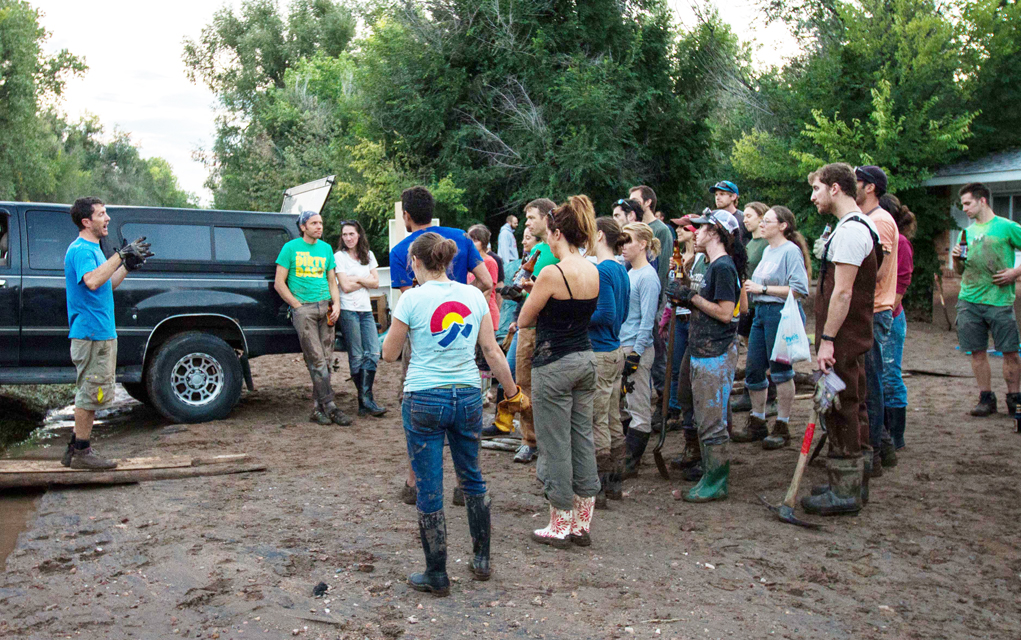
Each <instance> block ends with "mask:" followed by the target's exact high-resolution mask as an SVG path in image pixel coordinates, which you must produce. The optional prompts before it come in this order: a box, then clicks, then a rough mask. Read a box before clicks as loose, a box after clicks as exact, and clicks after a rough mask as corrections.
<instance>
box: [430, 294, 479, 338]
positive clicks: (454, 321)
mask: <svg viewBox="0 0 1021 640" xmlns="http://www.w3.org/2000/svg"><path fill="white" fill-rule="evenodd" d="M469 316H471V309H469V308H468V307H467V306H465V305H463V304H461V303H460V302H455V301H449V302H444V303H443V304H441V305H440V306H438V307H436V311H433V316H432V320H431V321H430V324H429V330H430V331H432V334H433V335H434V336H437V335H439V334H441V333H446V335H445V336H443V338H442V339H441V340H440V343H439V344H440V346H441V347H449V346H450V344H451V343H452V342H454V339H455V338H457V336H459V335H461V336H464V337H465V338H466V339H467V338H468V336H469V335H471V332H472V326H471V325H470V324H468V317H469Z"/></svg>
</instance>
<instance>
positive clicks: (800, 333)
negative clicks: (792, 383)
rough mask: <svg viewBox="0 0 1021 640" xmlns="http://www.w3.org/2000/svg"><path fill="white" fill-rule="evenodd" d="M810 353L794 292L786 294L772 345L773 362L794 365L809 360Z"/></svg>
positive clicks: (810, 357)
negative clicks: (785, 300)
mask: <svg viewBox="0 0 1021 640" xmlns="http://www.w3.org/2000/svg"><path fill="white" fill-rule="evenodd" d="M811 359H812V352H811V350H810V349H809V346H808V334H807V333H805V323H804V322H803V321H802V320H801V309H800V308H799V307H798V302H797V300H795V299H794V292H793V291H789V292H788V293H787V302H785V303H784V305H783V310H782V311H781V312H780V325H779V326H778V327H777V329H776V342H775V343H773V356H772V357H771V358H770V360H772V361H773V362H780V363H783V364H794V363H795V362H802V361H803V360H811Z"/></svg>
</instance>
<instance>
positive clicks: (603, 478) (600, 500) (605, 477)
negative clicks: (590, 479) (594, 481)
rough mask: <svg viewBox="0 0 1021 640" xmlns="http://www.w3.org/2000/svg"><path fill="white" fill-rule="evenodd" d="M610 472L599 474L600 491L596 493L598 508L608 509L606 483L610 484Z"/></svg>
mask: <svg viewBox="0 0 1021 640" xmlns="http://www.w3.org/2000/svg"><path fill="white" fill-rule="evenodd" d="M609 476H610V474H609V473H606V472H602V473H600V474H599V493H597V494H596V506H595V508H596V509H608V508H609V507H608V506H607V503H606V485H607V484H609V482H610V480H609Z"/></svg>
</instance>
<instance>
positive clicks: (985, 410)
mask: <svg viewBox="0 0 1021 640" xmlns="http://www.w3.org/2000/svg"><path fill="white" fill-rule="evenodd" d="M994 413H996V394H995V393H993V392H992V391H982V392H981V393H980V394H979V397H978V404H977V405H975V408H974V409H972V410H971V415H973V416H975V417H976V418H985V417H986V416H989V415H992V414H994Z"/></svg>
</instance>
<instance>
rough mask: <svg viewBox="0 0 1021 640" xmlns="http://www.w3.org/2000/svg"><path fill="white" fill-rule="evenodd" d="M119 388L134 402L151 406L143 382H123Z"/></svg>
mask: <svg viewBox="0 0 1021 640" xmlns="http://www.w3.org/2000/svg"><path fill="white" fill-rule="evenodd" d="M121 386H122V387H124V390H125V391H127V392H128V395H129V396H131V397H132V398H134V399H135V400H138V401H139V402H141V403H142V404H147V405H152V400H151V399H150V398H149V392H148V391H146V389H145V383H144V382H125V383H123V384H121Z"/></svg>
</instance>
